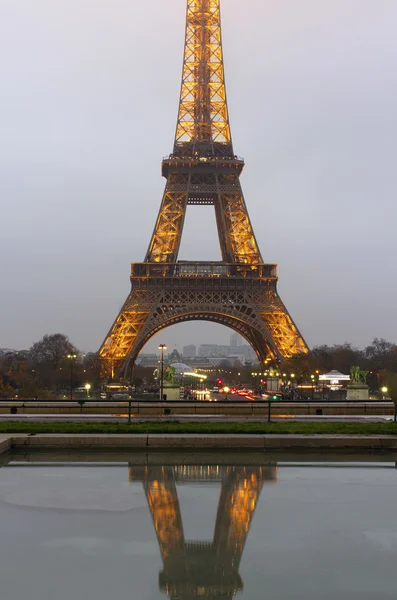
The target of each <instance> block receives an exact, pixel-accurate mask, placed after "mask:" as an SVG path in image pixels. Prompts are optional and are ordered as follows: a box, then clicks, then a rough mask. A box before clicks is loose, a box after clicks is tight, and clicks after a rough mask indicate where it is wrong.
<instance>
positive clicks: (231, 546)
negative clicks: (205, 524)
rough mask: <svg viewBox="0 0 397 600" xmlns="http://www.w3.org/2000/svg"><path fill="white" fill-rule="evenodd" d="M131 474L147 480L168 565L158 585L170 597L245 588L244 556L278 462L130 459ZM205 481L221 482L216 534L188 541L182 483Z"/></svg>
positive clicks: (183, 599) (230, 593)
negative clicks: (143, 463) (138, 462)
mask: <svg viewBox="0 0 397 600" xmlns="http://www.w3.org/2000/svg"><path fill="white" fill-rule="evenodd" d="M129 478H130V481H131V482H137V481H141V482H142V484H143V488H144V490H145V494H146V499H147V503H148V506H149V509H150V513H151V515H152V520H153V525H154V529H155V532H156V536H157V540H158V543H159V547H160V552H161V557H162V560H163V566H164V569H163V571H162V572H161V573H160V576H159V587H160V589H161V590H162V591H164V592H165V593H166V595H167V596H168V597H169V598H171V600H193V598H197V597H203V598H213V599H214V600H216V599H217V598H219V599H221V598H222V599H224V600H225V599H226V600H227V599H229V600H231V599H232V598H233V597H234V596H235V595H236V593H237V592H238V591H241V590H242V589H243V582H242V579H241V577H240V574H239V567H240V562H241V557H242V554H243V550H244V546H245V543H246V540H247V537H248V534H249V530H250V526H251V523H252V519H253V517H254V513H255V509H256V507H257V504H258V501H259V497H260V494H261V491H262V488H263V485H264V484H265V483H271V484H273V483H275V482H276V481H277V467H276V466H271V465H268V466H233V467H232V466H220V465H186V464H185V465H181V466H177V467H173V466H163V467H160V466H159V467H157V466H147V467H139V466H133V465H130V467H129ZM200 482H202V483H205V484H206V485H208V484H211V483H218V484H219V483H220V484H221V492H220V496H219V503H218V511H217V516H216V522H215V530H214V535H213V539H212V540H210V541H189V542H187V541H186V539H185V535H184V528H183V521H182V515H181V510H180V505H179V499H178V492H177V484H180V485H182V484H185V483H196V484H198V483H200Z"/></svg>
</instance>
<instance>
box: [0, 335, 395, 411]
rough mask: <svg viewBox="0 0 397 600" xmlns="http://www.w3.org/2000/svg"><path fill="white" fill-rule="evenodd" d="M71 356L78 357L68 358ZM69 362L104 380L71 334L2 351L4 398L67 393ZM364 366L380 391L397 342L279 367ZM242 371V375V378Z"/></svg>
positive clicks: (305, 371)
mask: <svg viewBox="0 0 397 600" xmlns="http://www.w3.org/2000/svg"><path fill="white" fill-rule="evenodd" d="M68 355H75V356H76V358H75V359H74V358H73V359H68V358H67V357H68ZM70 360H73V382H72V383H73V386H74V387H78V386H84V384H85V383H90V384H91V385H92V387H93V388H95V387H96V386H97V385H98V384H99V381H100V365H99V360H98V355H97V354H96V353H94V352H88V353H82V352H79V350H78V349H77V348H76V347H75V346H74V345H73V344H72V343H71V342H70V340H69V338H68V337H67V336H66V335H63V334H61V333H55V334H52V335H45V336H44V337H43V338H42V339H41V340H40V341H38V342H36V343H35V344H33V345H32V347H31V348H30V349H29V350H22V351H19V352H11V351H0V398H9V397H12V396H15V395H16V394H18V396H19V397H21V398H24V397H25V398H34V397H40V398H41V399H46V398H51V397H53V395H54V392H56V391H59V392H60V393H61V392H62V391H67V390H68V389H69V387H70V376H71V370H70V367H71V365H70ZM355 365H357V366H360V367H361V368H362V369H364V370H366V371H368V373H369V375H368V384H369V386H370V387H371V388H372V389H377V388H378V387H379V385H381V384H382V381H383V380H384V378H385V377H386V375H387V374H388V373H397V345H396V344H394V343H392V342H388V341H386V340H384V339H382V338H375V339H374V340H373V342H372V343H371V344H370V345H369V346H367V347H366V348H364V349H359V348H356V347H354V346H353V345H351V344H349V343H344V344H335V345H333V346H328V345H321V346H315V347H314V348H313V349H312V351H311V352H310V354H308V355H307V356H300V357H296V358H293V359H291V360H289V361H287V363H285V364H284V365H283V366H282V367H280V369H282V371H283V372H284V371H285V372H287V373H288V374H291V373H294V375H295V377H296V381H298V382H303V381H309V382H310V381H311V376H312V375H313V374H315V373H326V372H328V371H332V370H337V371H340V372H341V373H345V374H349V373H350V369H351V367H352V366H355ZM253 369H254V370H256V366H255V365H251V366H247V367H239V368H238V367H233V368H230V371H231V374H230V373H229V375H230V379H232V380H234V382H236V383H237V382H238V381H242V380H243V379H244V380H245V379H246V380H247V381H246V382H247V383H248V382H249V381H250V375H251V371H252V370H253ZM141 370H142V369H139V367H137V368H136V369H135V371H134V372H133V375H132V380H133V382H134V381H135V382H136V383H138V382H141V381H142V380H143V379H144V378H145V376H146V378H148V377H150V369H149V370H148V371H147V373H146V372H145V373H144V372H143V370H142V373H141V372H140V371H141ZM237 371H239V372H240V377H237Z"/></svg>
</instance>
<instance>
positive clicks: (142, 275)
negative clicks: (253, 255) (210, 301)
mask: <svg viewBox="0 0 397 600" xmlns="http://www.w3.org/2000/svg"><path fill="white" fill-rule="evenodd" d="M162 277H164V278H167V279H170V278H177V279H180V278H186V279H189V278H194V279H197V278H203V279H240V280H246V279H250V280H252V279H256V280H269V279H270V280H274V281H277V279H278V276H277V265H268V264H252V265H250V264H237V263H223V262H187V261H186V262H183V261H180V262H177V263H147V262H146V263H131V280H133V279H140V280H142V279H151V278H156V279H158V278H162Z"/></svg>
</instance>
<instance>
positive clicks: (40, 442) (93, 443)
mask: <svg viewBox="0 0 397 600" xmlns="http://www.w3.org/2000/svg"><path fill="white" fill-rule="evenodd" d="M147 438H148V436H147V435H146V434H137V435H118V434H99V435H97V434H66V433H65V434H58V433H54V434H36V435H28V436H25V437H22V436H21V437H19V436H15V435H14V436H12V446H13V447H14V448H20V447H24V448H26V447H30V448H71V449H73V448H102V449H106V448H146V446H147Z"/></svg>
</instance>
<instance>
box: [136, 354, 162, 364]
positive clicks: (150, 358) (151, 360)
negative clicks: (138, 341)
mask: <svg viewBox="0 0 397 600" xmlns="http://www.w3.org/2000/svg"><path fill="white" fill-rule="evenodd" d="M135 364H136V365H137V366H139V367H158V364H159V357H158V356H157V354H140V355H139V356H138V358H137V359H136V361H135Z"/></svg>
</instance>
